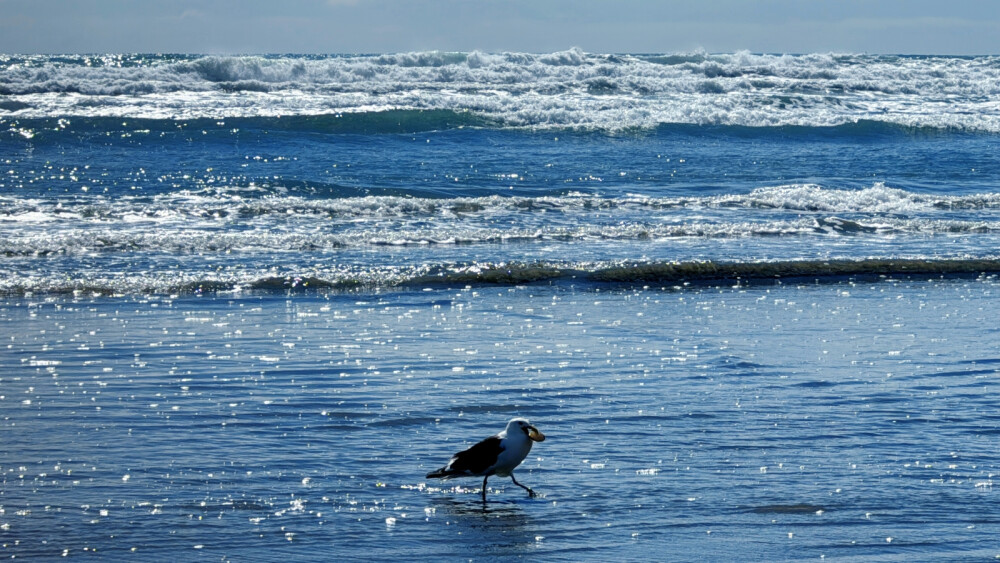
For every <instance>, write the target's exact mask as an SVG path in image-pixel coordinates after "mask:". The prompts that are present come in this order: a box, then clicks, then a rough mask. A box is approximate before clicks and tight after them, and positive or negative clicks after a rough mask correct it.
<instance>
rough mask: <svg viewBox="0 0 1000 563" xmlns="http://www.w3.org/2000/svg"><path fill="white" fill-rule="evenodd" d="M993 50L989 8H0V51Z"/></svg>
mask: <svg viewBox="0 0 1000 563" xmlns="http://www.w3.org/2000/svg"><path fill="white" fill-rule="evenodd" d="M570 47H579V48H581V49H583V50H584V51H589V52H615V53H622V52H631V53H663V52H677V51H692V50H695V49H704V50H706V51H709V52H732V51H738V50H743V49H746V50H750V51H754V52H769V53H805V52H831V51H834V52H866V53H902V54H997V53H1000V1H997V0H857V1H855V0H839V1H837V0H739V1H738V0H662V1H654V0H614V1H611V0H606V1H600V0H573V1H569V0H494V1H488V0H0V52H3V53H21V54H27V53H107V52H117V53H121V52H170V53H376V52H399V51H413V50H442V51H472V50H477V49H478V50H481V51H492V52H495V51H526V52H552V51H561V50H565V49H568V48H570Z"/></svg>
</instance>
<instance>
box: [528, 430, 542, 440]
mask: <svg viewBox="0 0 1000 563" xmlns="http://www.w3.org/2000/svg"><path fill="white" fill-rule="evenodd" d="M528 437H529V438H531V439H532V440H534V441H536V442H544V441H545V434H542V433H541V432H539V431H538V429H537V428H535V427H534V426H529V427H528Z"/></svg>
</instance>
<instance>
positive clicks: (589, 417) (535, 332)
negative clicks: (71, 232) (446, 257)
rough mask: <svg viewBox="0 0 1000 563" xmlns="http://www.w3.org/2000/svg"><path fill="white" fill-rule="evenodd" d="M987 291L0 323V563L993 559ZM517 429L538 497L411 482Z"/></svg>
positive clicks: (306, 305)
mask: <svg viewBox="0 0 1000 563" xmlns="http://www.w3.org/2000/svg"><path fill="white" fill-rule="evenodd" d="M997 290H998V288H997V284H996V282H995V280H993V279H992V278H990V279H986V278H984V279H980V280H967V281H962V280H952V281H925V282H907V281H891V280H889V281H884V282H882V283H870V284H851V283H840V284H832V285H802V286H784V287H781V286H775V287H770V288H750V289H746V288H743V289H740V288H705V289H689V290H670V289H666V290H661V289H656V288H649V289H620V290H608V289H601V288H594V287H576V286H570V285H557V286H515V287H479V288H456V289H447V290H433V291H414V292H397V293H390V294H386V295H379V294H366V295H341V294H331V295H327V296H319V295H317V296H313V297H303V296H295V297H294V298H284V297H281V296H267V295H264V296H250V295H246V296H234V297H224V296H217V297H179V298H168V297H163V298H133V299H106V298H98V299H76V300H72V299H58V298H50V299H45V298H42V299H23V298H17V299H8V300H6V301H4V302H3V305H2V308H0V322H2V323H3V326H4V327H5V328H4V332H6V333H7V336H6V337H5V341H6V346H5V348H4V350H3V352H2V355H3V363H4V364H5V365H7V366H9V368H8V369H5V373H4V375H3V376H2V379H0V385H2V389H3V397H2V398H0V417H2V418H0V420H2V424H3V434H4V440H3V445H2V449H3V451H2V459H3V460H4V461H3V464H2V469H0V474H2V476H3V477H2V478H3V481H2V484H3V489H2V492H3V496H2V497H0V503H2V512H0V523H2V524H0V525H2V526H3V528H2V532H0V533H2V537H3V552H4V554H5V555H10V556H18V557H29V558H37V557H43V558H47V557H55V556H58V555H61V554H63V553H64V552H68V553H71V554H76V555H80V554H81V553H87V552H96V553H97V554H99V555H102V556H103V557H107V558H114V559H131V558H135V557H142V558H153V559H156V558H175V559H203V558H213V559H232V560H245V559H257V558H271V557H276V556H279V555H280V556H288V557H295V558H302V559H315V560H328V559H329V558H331V557H335V558H338V559H370V558H396V557H416V558H432V557H440V556H444V557H455V558H457V557H462V558H471V559H482V558H486V559H492V558H501V559H506V558H517V557H542V558H545V559H549V560H580V559H606V558H618V557H625V558H640V557H645V556H649V555H650V554H652V553H655V554H657V557H658V558H661V559H663V560H678V561H679V560H690V559H692V558H695V559H697V558H702V557H710V558H723V559H758V560H776V559H800V558H819V557H822V556H826V557H830V558H833V557H844V558H850V559H857V560H868V561H895V560H904V559H906V560H911V559H913V558H916V559H920V560H934V559H939V558H940V559H942V560H946V559H953V558H955V557H986V556H989V557H993V556H995V555H998V554H1000V552H998V551H997V546H996V543H995V538H996V535H997V533H998V532H1000V511H998V509H997V508H996V506H997V503H996V499H995V497H994V495H995V494H996V493H995V492H994V489H993V476H994V473H995V472H997V470H998V468H1000V456H998V455H997V453H996V452H997V435H998V424H1000V418H998V417H997V414H996V411H997V409H996V406H997V405H996V399H995V397H996V396H997V389H996V374H997V367H996V366H997V365H998V364H1000V349H998V348H997V342H998V339H997V338H996V336H997V332H998V329H997V325H996V322H995V319H994V313H993V312H994V310H995V307H994V304H995V294H996V291H997ZM515 415H520V416H526V417H529V418H530V419H531V420H532V422H533V423H535V424H536V425H537V426H538V427H539V429H541V430H542V431H543V432H544V433H545V434H546V435H547V437H548V438H549V439H548V440H546V441H545V442H544V443H539V444H536V445H535V448H534V449H533V450H532V453H531V454H530V455H529V457H528V458H527V459H526V460H525V462H524V464H523V465H522V466H521V467H520V468H519V470H518V475H519V481H521V482H522V483H525V484H528V485H529V486H531V487H532V488H533V489H535V490H536V491H537V492H538V493H539V496H538V497H537V498H534V499H531V498H528V497H527V496H526V495H525V494H524V492H523V491H522V490H521V489H519V488H517V487H515V486H513V484H512V483H510V482H509V481H508V480H506V479H504V478H500V477H493V478H492V479H491V480H490V483H489V486H490V490H489V491H488V493H489V494H488V502H487V503H486V505H485V506H484V505H483V503H482V502H481V501H480V498H479V485H480V481H479V480H478V479H468V480H464V481H463V480H457V481H450V482H443V483H442V482H439V481H428V480H426V479H425V478H424V474H425V473H426V472H427V471H429V470H430V469H433V468H436V467H438V466H439V465H441V464H443V463H444V461H446V460H447V458H448V457H449V456H450V454H452V453H454V452H455V451H458V450H459V449H464V448H465V447H467V446H469V445H471V443H472V442H473V441H474V440H477V439H479V438H482V437H485V436H487V435H489V434H492V433H494V432H496V431H499V430H500V429H502V428H503V426H504V424H505V423H506V421H507V419H509V418H511V417H513V416H515Z"/></svg>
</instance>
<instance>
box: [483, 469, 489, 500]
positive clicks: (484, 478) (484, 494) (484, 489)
mask: <svg viewBox="0 0 1000 563" xmlns="http://www.w3.org/2000/svg"><path fill="white" fill-rule="evenodd" d="M489 478H490V476H489V475H487V476H486V477H483V502H484V503H485V502H486V480H487V479H489Z"/></svg>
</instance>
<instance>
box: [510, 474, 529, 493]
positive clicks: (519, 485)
mask: <svg viewBox="0 0 1000 563" xmlns="http://www.w3.org/2000/svg"><path fill="white" fill-rule="evenodd" d="M510 480H511V481H513V482H514V484H515V485H517V486H518V487H521V488H522V489H524V490H526V491H528V496H529V497H532V498H534V496H535V491H532V490H531V489H529V488H528V487H525V486H524V485H522V484H520V483H518V482H517V479H515V478H514V474H513V473H511V474H510Z"/></svg>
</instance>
